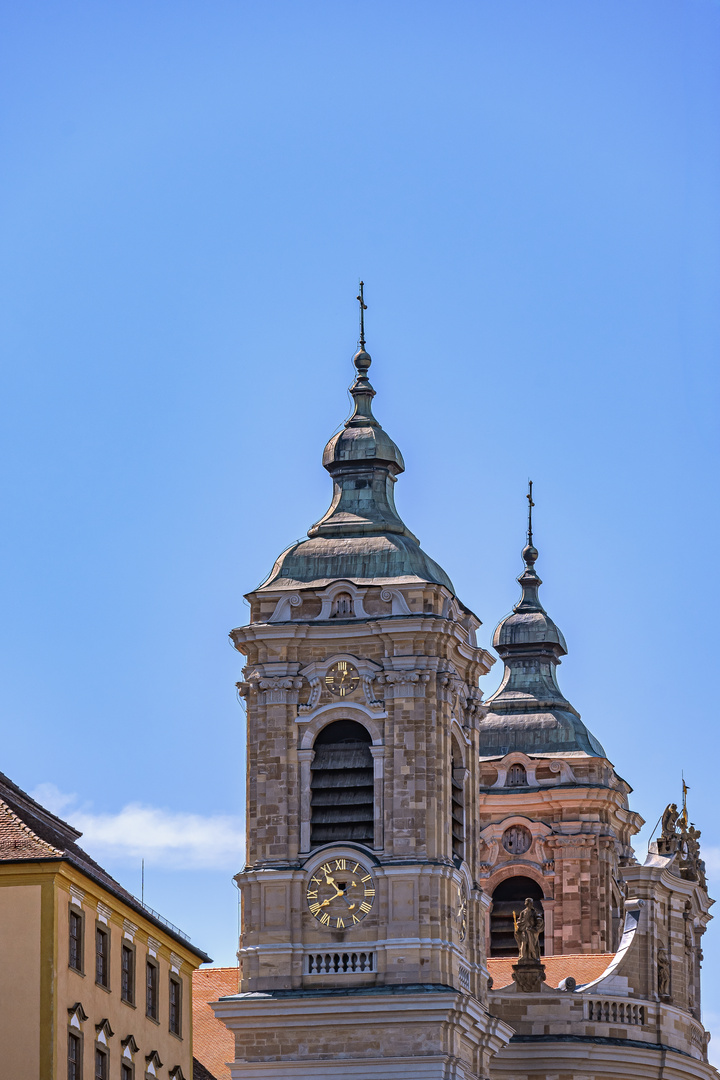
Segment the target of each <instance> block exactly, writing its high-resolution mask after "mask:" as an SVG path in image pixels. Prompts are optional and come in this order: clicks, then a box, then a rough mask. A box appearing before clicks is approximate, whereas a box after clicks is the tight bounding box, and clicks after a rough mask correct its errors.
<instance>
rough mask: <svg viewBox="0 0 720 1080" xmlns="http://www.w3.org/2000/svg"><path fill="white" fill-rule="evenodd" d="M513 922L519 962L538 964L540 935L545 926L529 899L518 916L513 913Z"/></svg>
mask: <svg viewBox="0 0 720 1080" xmlns="http://www.w3.org/2000/svg"><path fill="white" fill-rule="evenodd" d="M513 919H514V920H515V940H516V942H517V945H518V949H519V959H520V960H530V961H535V962H536V963H538V964H539V963H540V935H541V933H542V932H543V927H544V926H545V920H544V919H543V917H542V915H541V914H540V912H539V911H536V910H535V905H534V904H533V902H532V900H531V899H530V897H528V899H527V900H526V901H525V907H524V908H523V909H522V911H521V912H520V915H519V916H516V915H515V912H513Z"/></svg>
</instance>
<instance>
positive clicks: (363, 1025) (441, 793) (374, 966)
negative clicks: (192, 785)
mask: <svg viewBox="0 0 720 1080" xmlns="http://www.w3.org/2000/svg"><path fill="white" fill-rule="evenodd" d="M358 299H359V301H360V305H361V307H360V314H361V334H360V342H359V346H360V347H359V349H358V351H357V352H356V354H355V356H354V357H353V364H354V367H355V373H356V374H355V380H354V382H353V385H352V387H351V389H350V393H351V395H352V398H353V411H352V415H351V416H350V417H349V419H348V420H347V421H346V422H345V425H344V427H343V428H342V430H341V431H340V432H339V433H338V434H337V435H335V436H333V438H332V439H331V440H330V442H329V443H328V444H327V446H326V447H325V451H324V454H323V465H324V467H325V468H326V469H327V471H328V472H329V474H330V476H331V477H332V482H333V496H332V502H331V505H330V508H329V509H328V511H327V512H326V513H325V514H324V516H323V517H322V518H321V519H320V520H319V521H318V522H317V523H316V524H315V525H313V526H312V527H311V528H310V529H309V530H308V535H307V539H304V540H302V541H300V542H299V543H296V544H293V545H292V546H291V547H290V548H288V549H287V551H285V552H283V553H282V555H280V557H279V558H278V559H277V561H276V563H275V565H274V567H273V569H272V572H271V573H270V576H269V577H268V578H267V580H266V581H265V582H263V584H262V585H260V586H259V587H258V588H256V589H255V590H254V591H253V592H251V593H249V594H248V600H249V603H250V621H249V624H248V625H247V626H242V627H239V628H238V629H236V630H234V631H233V632H232V635H231V637H232V641H233V643H234V645H235V647H236V648H237V649H238V651H239V652H241V653H242V654H244V656H245V657H246V666H245V669H244V682H242V683H240V684H239V690H240V694H241V695H242V696H243V697H244V699H245V701H246V704H247V723H248V747H247V820H248V829H247V864H246V867H245V869H244V870H243V871H242V872H241V873H240V874H238V875H237V879H236V880H237V882H238V885H239V886H240V889H241V894H242V931H241V940H240V950H239V957H240V962H241V972H242V974H241V985H240V993H239V994H238V995H236V996H234V997H231V998H225V999H223V1000H222V1001H220V1002H219V1003H218V1004H217V1005H215V1010H216V1013H217V1015H218V1016H219V1017H221V1018H222V1019H223V1021H224V1022H225V1023H226V1024H227V1026H228V1027H229V1028H230V1029H231V1030H232V1031H233V1032H234V1034H235V1039H236V1061H235V1063H234V1064H233V1065H232V1074H233V1076H234V1077H235V1076H236V1077H238V1078H239V1077H244V1078H261V1077H262V1078H269V1077H277V1076H280V1075H281V1076H283V1077H293V1078H311V1077H312V1078H313V1080H315V1078H318V1077H325V1076H327V1077H329V1076H333V1077H335V1076H337V1075H338V1070H340V1071H341V1072H342V1075H343V1076H346V1077H352V1078H356V1080H371V1078H375V1080H388V1078H391V1077H398V1078H399V1077H410V1076H412V1077H413V1080H441V1078H451V1077H452V1078H457V1080H483V1078H486V1077H487V1076H488V1075H489V1072H490V1069H489V1061H490V1058H491V1057H492V1056H493V1055H494V1054H495V1053H496V1052H497V1051H498V1050H499V1049H500V1048H501V1047H502V1046H503V1045H505V1044H506V1043H507V1041H508V1040H509V1038H510V1035H511V1029H510V1028H509V1027H508V1025H507V1024H505V1023H503V1022H502V1021H500V1020H498V1019H496V1018H494V1017H492V1016H490V1015H489V1013H488V1011H487V1007H486V1004H487V968H486V966H485V951H484V941H485V922H486V917H487V909H488V903H489V901H488V898H487V896H486V895H485V894H484V893H483V892H482V891H481V889H480V888H479V887H478V884H477V881H478V878H479V876H480V873H479V866H478V854H477V853H478V850H479V830H480V824H479V822H480V813H479V806H478V799H479V786H480V776H479V755H480V747H479V727H480V721H481V718H482V716H483V715H484V706H483V704H482V702H481V696H482V695H481V693H480V690H479V689H478V680H479V678H480V677H481V676H483V675H485V674H486V673H487V672H488V671H489V669H490V666H491V664H492V663H493V658H492V657H491V656H490V654H489V653H488V652H486V651H485V650H484V649H482V648H479V647H478V646H477V643H476V640H475V631H476V628H477V627H478V626H479V620H478V619H477V618H476V616H475V615H474V614H473V613H472V611H470V610H469V609H468V608H466V607H465V605H464V604H463V603H462V602H461V601H460V600H459V599H458V597H457V596H456V595H455V590H454V588H453V585H452V582H451V581H450V579H449V578H448V576H447V574H446V573H445V572H444V570H442V569H441V567H440V566H438V564H437V563H435V562H434V561H433V560H432V559H430V558H429V557H428V556H427V555H426V554H425V552H424V551H423V550H422V549H421V547H420V544H419V542H418V540H417V538H416V537H415V536H414V535H413V534H412V533H411V532H410V530H409V529H408V528H407V526H406V525H405V524H404V522H403V521H402V520H401V518H400V516H399V515H398V512H397V510H396V508H395V500H394V488H395V482H396V480H397V477H398V476H399V475H400V473H402V472H403V471H404V468H405V466H404V462H403V458H402V455H401V453H400V451H399V449H398V447H397V446H396V445H395V443H394V442H393V440H392V439H391V438H390V437H389V435H387V434H386V432H385V431H384V430H383V428H382V427H381V426H380V424H379V423H378V421H377V420H376V419H375V417H374V415H373V409H372V402H373V398H374V397H375V391H374V389H373V387H372V386H371V384H370V381H369V378H368V370H369V368H370V364H371V359H370V356H369V354H368V353H367V351H366V349H365V335H364V325H363V312H364V304H363V299H362V287H361V294H360V297H359V298H358ZM298 482H302V478H301V477H298Z"/></svg>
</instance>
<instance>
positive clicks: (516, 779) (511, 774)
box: [506, 765, 527, 787]
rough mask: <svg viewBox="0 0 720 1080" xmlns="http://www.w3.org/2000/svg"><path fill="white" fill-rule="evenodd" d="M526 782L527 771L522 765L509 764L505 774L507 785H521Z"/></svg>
mask: <svg viewBox="0 0 720 1080" xmlns="http://www.w3.org/2000/svg"><path fill="white" fill-rule="evenodd" d="M525 784H527V772H526V771H525V766H524V765H511V766H510V768H509V769H508V774H507V781H506V786H507V787H523V786H524V785H525Z"/></svg>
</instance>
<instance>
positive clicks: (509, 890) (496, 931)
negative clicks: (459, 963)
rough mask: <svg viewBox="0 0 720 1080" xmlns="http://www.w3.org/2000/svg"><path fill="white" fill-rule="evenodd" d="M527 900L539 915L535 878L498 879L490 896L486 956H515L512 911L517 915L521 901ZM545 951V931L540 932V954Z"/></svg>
mask: <svg viewBox="0 0 720 1080" xmlns="http://www.w3.org/2000/svg"><path fill="white" fill-rule="evenodd" d="M528 897H530V899H531V900H532V901H533V903H534V904H535V907H536V909H537V910H538V911H539V912H540V914H542V911H543V906H542V899H543V891H542V889H541V887H540V886H539V885H538V883H537V882H536V881H533V879H532V878H529V877H511V878H506V879H505V881H501V882H500V884H499V885H498V886H497V888H496V889H495V891H494V892H493V895H492V903H493V906H492V911H491V912H490V951H489V954H488V955H489V956H517V955H518V947H517V942H516V941H515V928H514V920H513V912H515V914H516V915H519V914H520V912H521V911H522V909H523V905H524V903H525V900H526V899H527V898H528ZM544 952H545V934H544V933H542V934H541V935H540V954H541V955H543V954H544Z"/></svg>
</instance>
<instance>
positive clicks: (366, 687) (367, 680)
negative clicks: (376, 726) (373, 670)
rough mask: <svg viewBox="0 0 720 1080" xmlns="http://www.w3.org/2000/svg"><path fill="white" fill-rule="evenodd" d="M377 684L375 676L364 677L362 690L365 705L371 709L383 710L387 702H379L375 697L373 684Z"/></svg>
mask: <svg viewBox="0 0 720 1080" xmlns="http://www.w3.org/2000/svg"><path fill="white" fill-rule="evenodd" d="M374 682H375V676H374V675H363V678H362V688H363V693H364V694H365V704H366V705H367V706H368V708H369V709H377V710H382V709H384V708H385V702H384V701H382V700H378V699H377V698H376V697H375V691H374V690H373V683H374Z"/></svg>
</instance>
